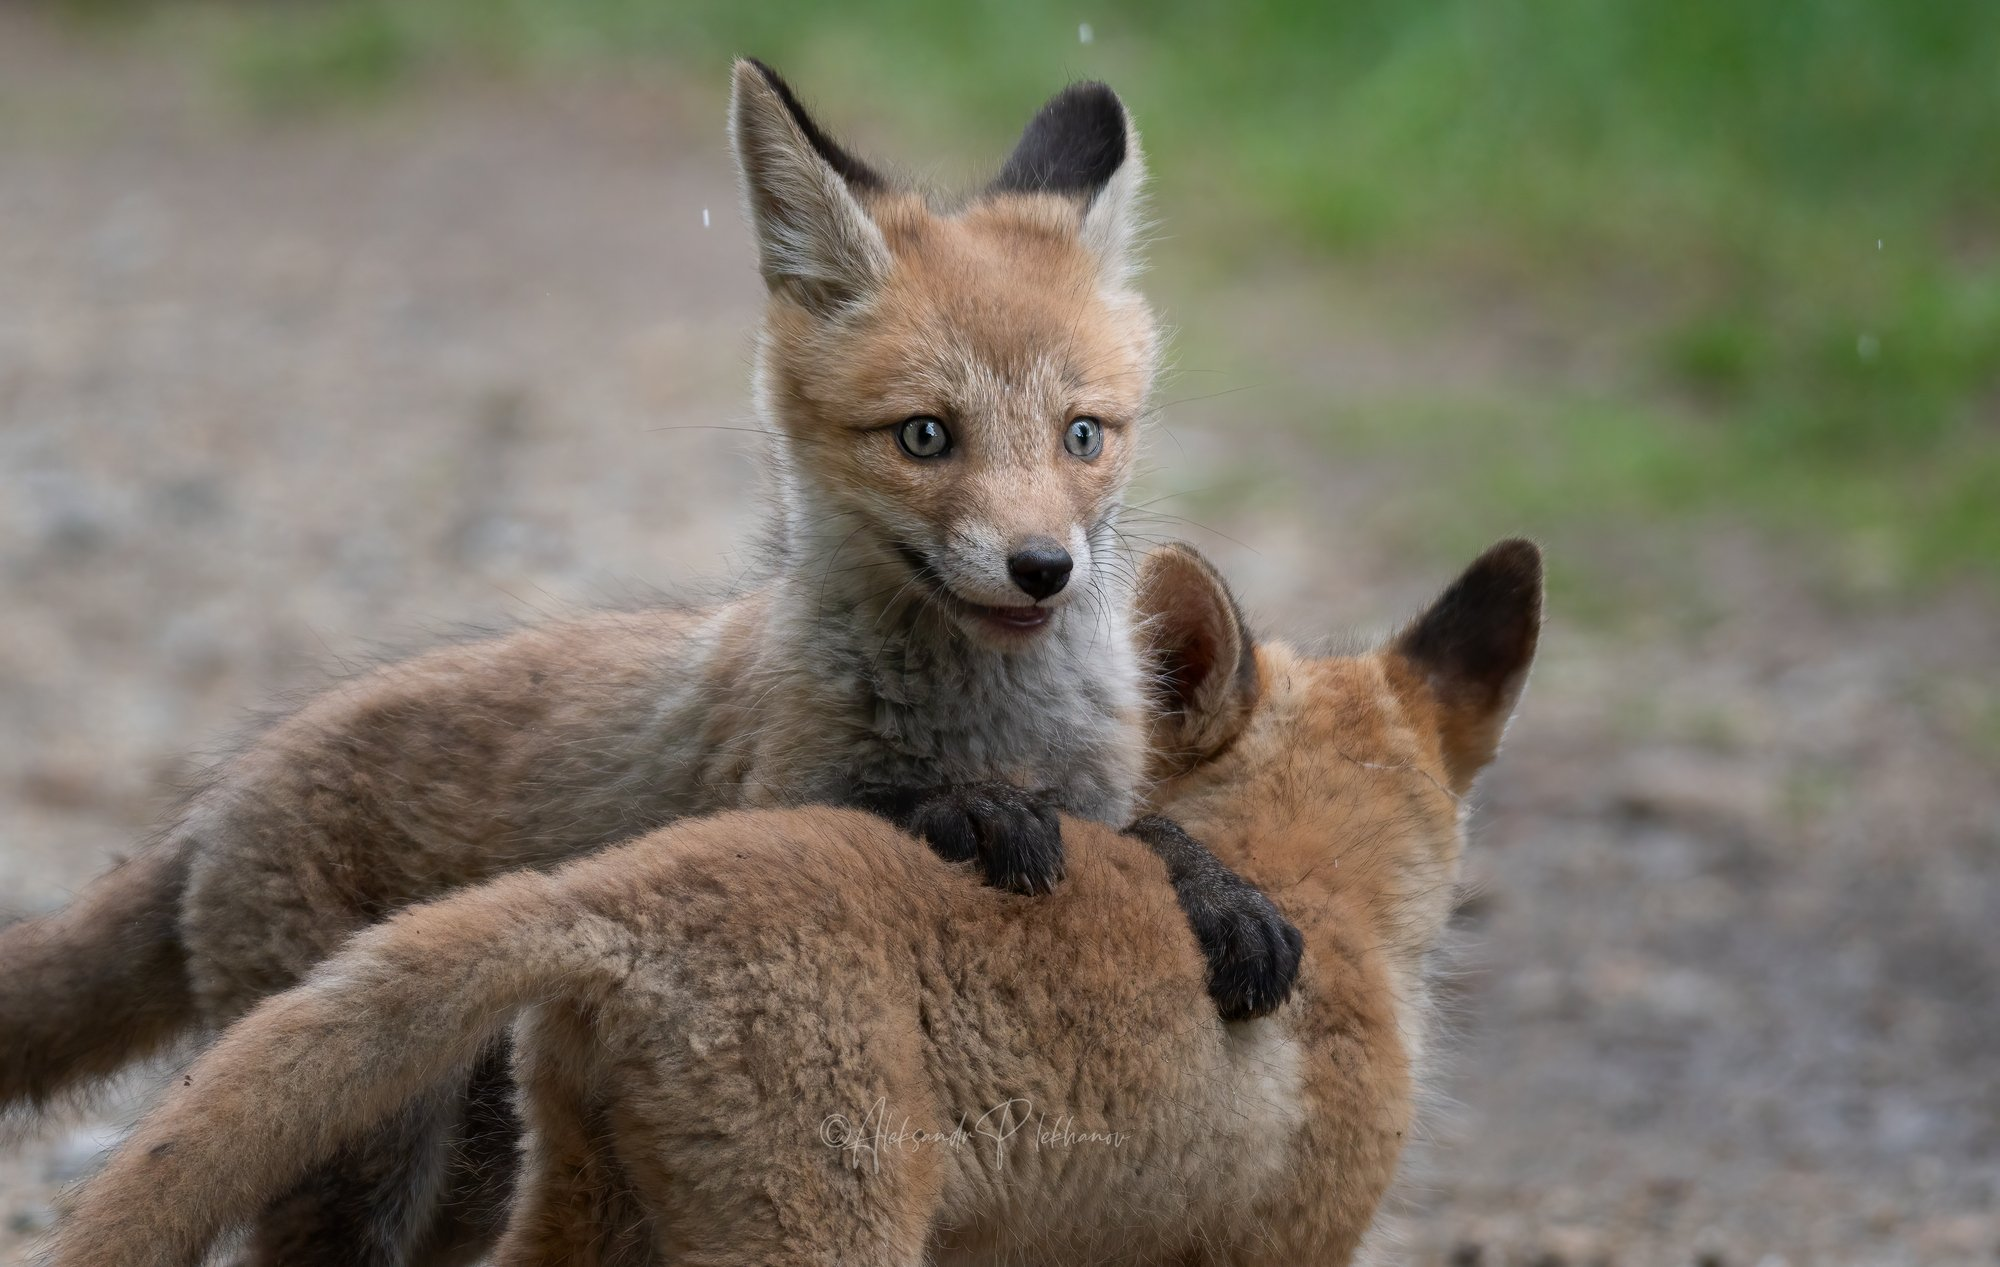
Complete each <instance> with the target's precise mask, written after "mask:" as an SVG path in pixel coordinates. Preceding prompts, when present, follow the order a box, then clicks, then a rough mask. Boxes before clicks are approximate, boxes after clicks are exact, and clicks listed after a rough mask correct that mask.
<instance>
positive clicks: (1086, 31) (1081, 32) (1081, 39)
mask: <svg viewBox="0 0 2000 1267" xmlns="http://www.w3.org/2000/svg"><path fill="white" fill-rule="evenodd" d="M1096 37H1097V32H1095V31H1093V30H1091V29H1090V23H1088V22H1079V23H1077V24H1076V42H1077V43H1079V44H1088V43H1090V41H1091V40H1093V39H1095V38H1096Z"/></svg>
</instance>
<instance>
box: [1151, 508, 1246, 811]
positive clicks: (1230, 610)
mask: <svg viewBox="0 0 2000 1267" xmlns="http://www.w3.org/2000/svg"><path fill="white" fill-rule="evenodd" d="M1135 611H1136V614H1137V615H1138V617H1139V630H1140V645H1141V650H1142V651H1143V653H1144V654H1145V656H1146V659H1147V661H1148V665H1149V668H1150V669H1151V674H1152V676H1151V682H1152V703H1153V709H1154V712H1153V725H1152V747H1153V752H1154V754H1155V759H1156V761H1157V762H1158V763H1159V764H1160V765H1161V766H1162V767H1163V769H1162V771H1161V772H1162V773H1163V774H1172V773H1177V772H1179V771H1181V770H1185V769H1188V768H1189V767H1192V766H1193V765H1195V764H1197V763H1198V762H1200V761H1203V760H1205V759H1206V758H1208V757H1210V756H1213V755H1214V754H1215V753H1217V752H1219V751H1221V749H1222V748H1223V747H1225V746H1226V745H1227V744H1228V743H1229V742H1230V741H1231V740H1233V739H1235V738H1236V736H1237V735H1238V734H1239V733H1240V732H1241V731H1242V729H1243V725H1244V723H1245V722H1246V721H1248V720H1249V717H1250V710H1251V708H1252V707H1253V706H1254V705H1255V704H1256V702H1257V695H1258V692H1259V690H1260V689H1261V683H1260V681H1259V678H1258V674H1257V648H1256V640H1255V639H1254V638H1253V637H1252V636H1251V633H1250V630H1249V627H1248V625H1247V624H1245V622H1244V620H1243V610H1242V608H1241V607H1240V606H1239V605H1238V604H1237V602H1236V596H1235V595H1234V594H1232V593H1230V592H1229V586H1228V585H1227V584H1226V583H1225V582H1224V581H1223V579H1222V574H1221V573H1219V572H1217V571H1216V570H1215V566H1214V565H1213V564H1211V563H1210V562H1209V561H1208V560H1207V559H1205V558H1203V557H1202V556H1201V554H1200V552H1199V551H1197V550H1195V549H1194V547H1192V546H1189V545H1185V544H1182V543H1179V542H1175V543H1172V544H1169V545H1165V546H1162V547H1160V548H1159V549H1157V550H1154V551H1153V552H1152V553H1151V554H1149V555H1147V556H1146V559H1145V561H1144V562H1142V563H1141V564H1140V566H1139V581H1138V586H1137V591H1136V595H1135Z"/></svg>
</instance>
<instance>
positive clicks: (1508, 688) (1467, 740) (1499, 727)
mask: <svg viewBox="0 0 2000 1267" xmlns="http://www.w3.org/2000/svg"><path fill="white" fill-rule="evenodd" d="M1541 631H1542V552H1541V550H1540V548H1538V547H1537V546H1536V545H1535V543H1534V542H1532V541H1524V540H1521V539H1519V538H1515V539H1513V540H1510V541H1502V542H1501V543H1500V544H1499V545H1496V546H1494V547H1492V548H1491V549H1489V550H1488V551H1487V552H1486V553H1484V554H1482V555H1480V556H1479V558H1478V559H1476V560H1474V561H1473V564H1472V566H1471V567H1468V568H1467V569H1465V572H1464V573H1463V574H1462V575H1460V576H1459V578H1458V579H1457V580H1456V581H1453V582H1452V583H1451V585H1450V587H1449V588H1447V589H1446V590H1445V592H1444V593H1443V594H1441V595H1439V596H1438V599H1437V601H1436V602H1434V603H1432V604H1431V605H1430V609H1429V610H1428V611H1426V612H1424V614H1423V615H1421V616H1419V617H1417V618H1416V620H1414V621H1412V622H1411V623H1410V625H1409V627H1408V628H1407V629H1405V630H1403V632H1402V633H1400V634H1398V635H1397V636H1396V640H1395V642H1393V643H1392V644H1391V645H1390V653H1391V654H1392V655H1394V656H1396V657H1399V658H1400V659H1401V660H1402V661H1403V662H1404V663H1405V664H1407V665H1408V666H1409V667H1410V668H1411V669H1412V670H1414V671H1415V672H1416V674H1417V675H1418V676H1419V677H1420V678H1421V679H1422V680H1423V681H1424V683H1425V684H1426V685H1427V686H1428V687H1429V688H1430V691H1431V694H1432V695H1433V696H1434V697H1435V698H1436V700H1437V704H1438V710H1439V737H1440V741H1441V744H1442V747H1443V749H1444V761H1445V774H1446V777H1447V778H1448V779H1449V780H1450V782H1451V785H1452V790H1453V791H1454V792H1460V793H1463V792H1464V791H1465V790H1466V789H1468V788H1470V787H1471V786H1472V780H1473V777H1474V776H1475V775H1477V774H1478V773H1479V772H1480V770H1482V769H1484V768H1485V767H1486V763H1487V762H1489V761H1491V760H1493V755H1494V753H1495V752H1497V751H1498V750H1499V748H1500V736H1501V733H1502V732H1503V731H1505V730H1506V729H1507V721H1508V719H1509V718H1510V717H1512V716H1513V713H1514V705H1515V703H1516V702H1518V701H1519V700H1520V698H1521V687H1522V686H1523V685H1525V684H1526V682H1527V680H1528V666H1529V665H1530V664H1532V663H1533V662H1534V659H1535V643H1536V641H1537V640H1538V639H1539V638H1540V636H1541Z"/></svg>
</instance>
